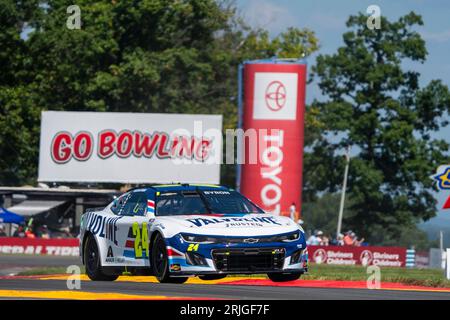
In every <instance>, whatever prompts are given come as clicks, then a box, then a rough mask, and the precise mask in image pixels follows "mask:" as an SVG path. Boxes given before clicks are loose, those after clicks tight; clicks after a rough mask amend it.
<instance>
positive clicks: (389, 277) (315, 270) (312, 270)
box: [19, 264, 450, 288]
mask: <svg viewBox="0 0 450 320" xmlns="http://www.w3.org/2000/svg"><path fill="white" fill-rule="evenodd" d="M380 270H381V281H382V282H399V283H404V284H408V285H419V286H427V287H441V288H442V287H446V288H450V280H446V279H445V277H444V271H443V270H436V269H408V268H390V267H381V268H380ZM81 272H82V273H84V267H82V268H81ZM65 273H66V268H64V267H57V268H53V267H51V268H35V269H30V270H26V271H23V272H21V273H19V275H44V274H45V275H50V274H65ZM246 276H248V275H246ZM259 276H265V275H250V276H248V277H259ZM230 277H233V276H230ZM368 277H369V274H367V268H365V267H362V266H336V265H325V264H310V265H309V272H308V274H305V275H303V277H302V279H305V280H353V281H357V280H360V281H366V280H367V279H368Z"/></svg>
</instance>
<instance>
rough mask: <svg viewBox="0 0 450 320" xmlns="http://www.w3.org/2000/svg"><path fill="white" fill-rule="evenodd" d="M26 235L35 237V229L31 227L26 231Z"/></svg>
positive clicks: (30, 237) (31, 237)
mask: <svg viewBox="0 0 450 320" xmlns="http://www.w3.org/2000/svg"><path fill="white" fill-rule="evenodd" d="M25 237H26V238H29V239H35V238H36V235H35V234H34V233H33V229H32V228H31V227H29V228H28V229H27V230H26V231H25Z"/></svg>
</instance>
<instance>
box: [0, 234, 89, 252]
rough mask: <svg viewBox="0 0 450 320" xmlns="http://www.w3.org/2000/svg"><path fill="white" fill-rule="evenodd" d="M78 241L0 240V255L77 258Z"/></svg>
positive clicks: (74, 239)
mask: <svg viewBox="0 0 450 320" xmlns="http://www.w3.org/2000/svg"><path fill="white" fill-rule="evenodd" d="M79 252H80V250H79V240H78V239H77V238H72V239H28V238H0V254H29V255H51V256H78V255H79Z"/></svg>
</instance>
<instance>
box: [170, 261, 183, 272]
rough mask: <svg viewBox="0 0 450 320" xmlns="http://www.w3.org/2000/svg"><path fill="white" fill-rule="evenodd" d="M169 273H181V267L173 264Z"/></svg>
mask: <svg viewBox="0 0 450 320" xmlns="http://www.w3.org/2000/svg"><path fill="white" fill-rule="evenodd" d="M170 271H175V272H176V271H181V266H180V264H178V263H173V264H171V265H170Z"/></svg>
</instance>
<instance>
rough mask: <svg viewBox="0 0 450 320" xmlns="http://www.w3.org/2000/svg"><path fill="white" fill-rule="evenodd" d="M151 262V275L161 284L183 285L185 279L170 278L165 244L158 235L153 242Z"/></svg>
mask: <svg viewBox="0 0 450 320" xmlns="http://www.w3.org/2000/svg"><path fill="white" fill-rule="evenodd" d="M151 262H152V268H153V274H154V275H155V277H156V278H157V279H158V281H159V282H161V283H184V282H186V280H187V279H188V278H187V277H171V276H170V272H169V261H168V257H167V249H166V243H165V242H164V238H163V237H162V236H161V235H160V234H158V235H157V236H156V238H155V240H154V241H153V246H152V261H151Z"/></svg>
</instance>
